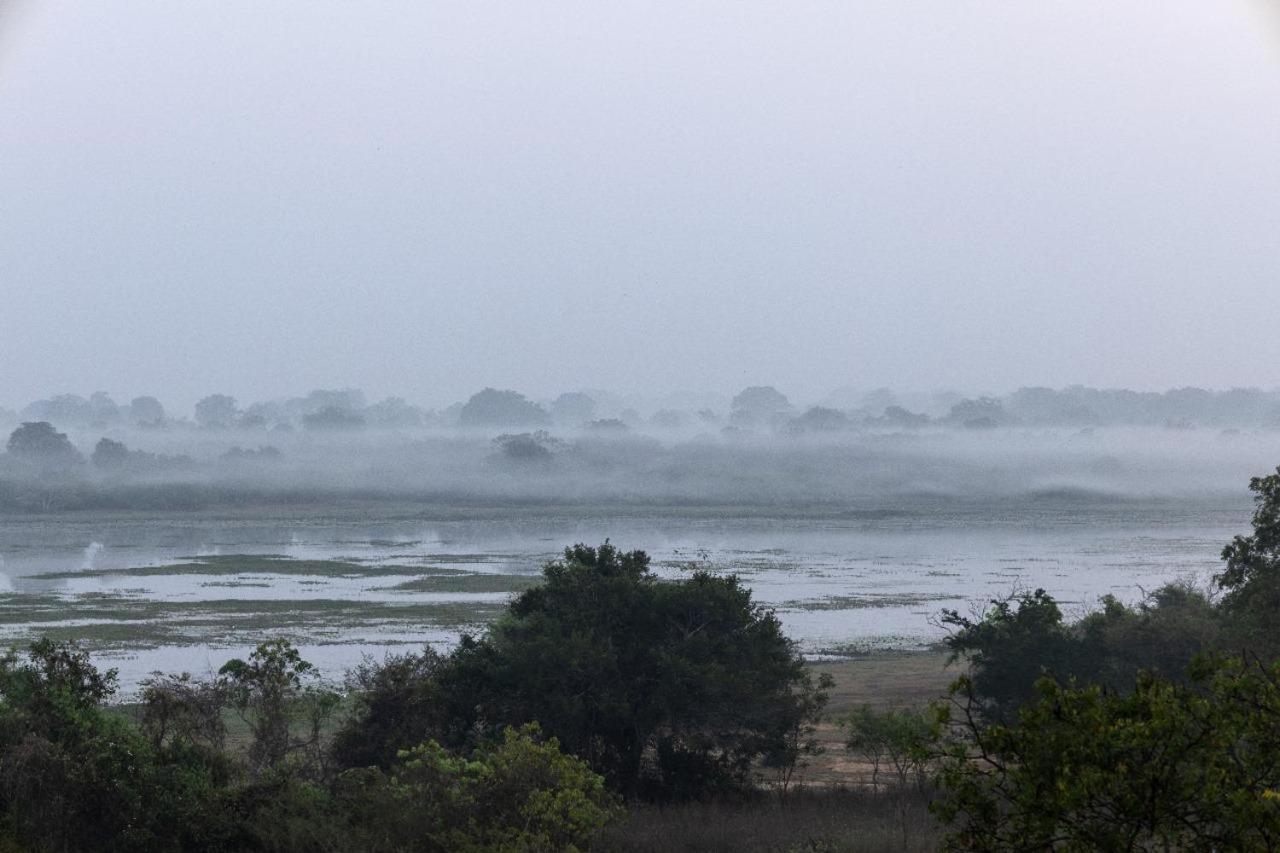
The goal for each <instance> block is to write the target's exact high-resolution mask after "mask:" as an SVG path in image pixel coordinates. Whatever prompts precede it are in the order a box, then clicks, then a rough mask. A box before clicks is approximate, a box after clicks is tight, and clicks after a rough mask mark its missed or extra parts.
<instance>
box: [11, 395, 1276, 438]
mask: <svg viewBox="0 0 1280 853" xmlns="http://www.w3.org/2000/svg"><path fill="white" fill-rule="evenodd" d="M926 409H927V411H925V410H920V407H919V406H918V405H917V406H915V407H914V409H913V408H912V407H911V406H908V405H904V404H903V403H902V402H901V401H900V400H899V399H898V397H897V396H896V395H895V394H894V393H893V392H892V391H890V390H889V389H885V388H881V389H877V390H876V391H873V392H870V393H867V394H863V395H861V396H860V397H858V398H852V399H851V398H848V397H847V396H841V397H840V399H839V400H838V401H836V400H835V397H834V396H833V398H832V401H830V402H824V403H820V404H818V405H815V406H809V407H807V408H798V407H796V406H795V405H794V404H793V403H792V402H791V401H790V400H789V399H788V398H787V396H786V395H785V394H783V393H782V392H780V391H779V390H778V389H776V388H774V387H773V386H769V385H757V386H751V387H748V388H745V389H743V390H742V391H741V392H739V393H738V394H737V395H735V396H734V397H733V398H732V400H731V401H730V403H729V408H728V411H727V412H724V411H722V412H716V411H713V410H711V409H708V408H700V409H697V410H696V411H692V410H681V409H676V408H670V407H663V408H659V409H657V410H655V411H654V412H652V414H650V415H649V416H648V417H644V416H642V415H641V414H640V413H639V412H638V411H637V410H636V409H635V408H634V407H630V406H628V405H627V404H626V403H625V402H624V401H622V400H621V399H620V398H616V397H614V396H613V395H610V394H607V393H605V392H594V391H593V392H590V393H587V392H582V391H573V392H568V393H564V394H560V395H559V396H557V397H555V398H554V399H552V400H550V401H549V402H545V403H540V402H537V401H534V400H530V399H529V398H528V397H526V396H525V395H523V394H521V393H519V392H517V391H512V390H500V389H495V388H484V389H482V390H480V391H478V392H476V393H475V394H473V395H472V396H471V397H470V398H469V399H468V400H466V401H463V402H458V403H455V404H453V405H451V406H448V407H446V408H445V409H442V410H440V411H429V410H424V409H421V408H418V407H416V406H414V405H412V404H410V403H408V402H406V401H405V400H404V399H403V398H400V397H387V398H385V399H383V400H380V401H378V402H375V403H369V402H367V401H366V399H365V395H364V393H363V392H361V391H359V390H358V389H340V390H324V389H321V390H315V391H311V392H310V393H308V394H307V395H305V396H303V397H294V398H288V399H284V400H278V401H266V402H255V403H252V404H249V405H248V406H244V407H242V406H241V405H240V403H239V402H238V401H237V400H236V399H235V398H234V397H232V396H230V395H227V394H210V395H208V396H206V397H203V398H202V399H200V400H199V401H198V402H197V403H196V405H195V408H194V410H193V413H192V417H191V419H190V420H188V419H185V418H183V417H174V416H173V415H172V414H171V413H169V412H168V411H166V409H165V407H164V406H163V405H162V404H161V403H160V401H159V400H157V399H156V398H155V397H151V396H142V397H136V398H134V399H133V400H131V401H130V402H129V403H128V404H117V403H116V402H115V401H114V400H113V399H112V398H111V397H110V395H108V394H106V393H104V392H101V391H99V392H95V393H93V394H91V395H90V396H89V397H87V398H86V397H81V396H79V395H75V394H63V395H59V396H55V397H50V398H48V399H44V400H38V401H36V402H33V403H31V404H29V405H28V406H26V407H24V408H23V409H22V410H21V411H19V412H17V413H12V412H8V413H6V412H5V411H3V410H0V424H3V423H5V422H6V421H7V422H20V421H31V422H37V421H45V422H49V423H52V424H54V425H56V426H58V427H60V428H63V429H66V428H76V429H89V428H96V429H108V428H112V427H118V426H131V427H134V428H138V429H163V428H173V427H175V426H181V425H184V424H185V425H189V426H195V427H199V428H201V429H208V430H231V429H242V430H280V431H291V430H295V429H305V430H312V431H343V430H347V431H349V430H359V429H365V428H371V429H415V428H424V427H433V428H447V427H464V428H498V429H504V430H510V429H512V428H523V429H529V430H532V429H546V428H550V427H561V428H573V429H577V428H582V427H586V426H588V425H591V424H615V423H616V424H622V425H624V426H626V427H628V428H632V429H635V428H638V427H642V426H644V427H648V428H651V429H656V430H659V431H661V430H678V429H688V428H694V427H702V428H706V427H714V428H716V429H724V430H728V431H729V432H730V434H732V433H733V432H734V431H739V432H740V431H744V430H746V431H759V430H768V431H779V432H784V433H788V432H789V433H815V432H838V431H843V430H850V429H864V428H867V429H877V428H883V429H917V428H921V427H925V426H929V425H934V426H939V427H960V428H968V429H990V428H997V427H1010V426H1024V427H1046V426H1057V427H1071V428H1077V429H1080V428H1088V427H1101V426H1149V427H1150V426H1154V427H1171V428H1180V427H1193V426H1210V427H1224V428H1225V427H1252V428H1268V429H1272V428H1280V390H1262V389H1258V388H1233V389H1230V390H1226V391H1210V390H1205V389H1201V388H1177V389H1172V390H1169V391H1164V392H1149V391H1130V390H1126V389H1098V388H1088V387H1085V386H1079V385H1074V386H1069V387H1066V388H1061V389H1053V388H1045V387H1027V388H1020V389H1018V390H1017V391H1014V392H1013V393H1010V394H1007V395H1004V396H980V397H969V398H965V397H961V396H959V395H947V394H942V395H935V396H934V399H933V400H932V401H931V402H930V403H929V405H928V406H927V407H926Z"/></svg>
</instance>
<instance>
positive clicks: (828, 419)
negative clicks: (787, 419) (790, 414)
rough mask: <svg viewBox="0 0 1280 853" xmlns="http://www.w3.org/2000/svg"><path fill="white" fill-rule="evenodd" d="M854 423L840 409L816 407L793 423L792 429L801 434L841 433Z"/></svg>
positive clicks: (795, 419)
mask: <svg viewBox="0 0 1280 853" xmlns="http://www.w3.org/2000/svg"><path fill="white" fill-rule="evenodd" d="M852 426H853V421H851V420H849V416H848V415H846V414H845V413H844V412H842V411H840V410H838V409H828V408H825V407H823V406H814V407H812V408H810V409H807V410H805V413H804V414H803V415H801V416H800V417H798V418H794V419H792V421H791V427H792V428H793V429H795V430H797V431H799V432H841V431H843V430H847V429H850V428H851V427H852Z"/></svg>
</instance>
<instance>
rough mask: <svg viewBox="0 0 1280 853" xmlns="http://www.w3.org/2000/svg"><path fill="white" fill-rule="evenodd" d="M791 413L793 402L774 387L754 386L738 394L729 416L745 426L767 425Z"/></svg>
mask: <svg viewBox="0 0 1280 853" xmlns="http://www.w3.org/2000/svg"><path fill="white" fill-rule="evenodd" d="M789 411H791V401H790V400H788V399H787V398H786V395H784V394H783V393H782V392H780V391H779V390H778V389H777V388H774V387H773V386H772V385H753V386H751V387H750V388H745V389H743V390H742V391H740V392H738V394H737V396H735V397H734V398H733V401H732V402H731V403H730V404H729V415H730V417H731V418H732V419H733V421H734V422H735V423H739V424H743V425H748V426H749V425H752V424H757V423H760V424H767V423H771V422H772V421H774V420H776V419H777V418H779V417H781V416H783V415H785V414H786V413H787V412H789Z"/></svg>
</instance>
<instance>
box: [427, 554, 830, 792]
mask: <svg viewBox="0 0 1280 853" xmlns="http://www.w3.org/2000/svg"><path fill="white" fill-rule="evenodd" d="M648 566H649V558H648V557H647V556H646V555H645V554H644V552H642V551H632V552H628V553H623V552H620V551H618V550H617V549H616V548H614V547H613V546H612V545H609V544H608V543H606V544H604V545H602V546H601V547H599V548H590V547H587V546H584V545H577V546H574V547H573V548H569V549H566V551H565V556H564V559H563V560H560V561H557V562H554V563H550V564H548V565H547V566H546V568H545V569H544V573H543V574H544V578H545V583H544V584H543V585H542V586H540V587H537V588H535V589H533V590H530V591H528V592H526V593H524V594H522V595H521V596H520V597H519V598H517V599H516V600H515V601H514V602H513V603H512V605H511V607H510V610H509V612H508V613H507V614H506V616H505V617H503V618H502V619H500V620H499V621H498V622H497V623H496V624H495V625H494V626H493V627H492V628H491V629H490V630H489V632H488V633H487V634H486V635H485V636H484V637H482V638H481V639H472V638H469V637H464V638H463V641H462V643H461V645H460V646H459V648H458V650H457V651H456V652H455V653H454V655H453V656H452V658H451V660H450V661H449V663H448V665H447V666H446V667H444V668H443V669H442V670H441V672H440V675H439V680H440V689H441V691H442V696H443V699H444V701H445V702H446V703H447V704H448V707H449V710H450V716H451V719H452V720H454V721H455V725H457V724H459V723H460V724H461V725H457V728H456V729H455V731H454V736H455V737H457V736H466V735H467V734H468V733H470V732H471V731H472V727H473V726H474V727H478V728H479V730H480V731H494V730H497V729H500V728H501V727H503V726H507V725H519V724H521V723H524V722H526V721H530V720H537V721H539V722H541V723H542V724H543V725H544V727H545V728H546V730H547V731H548V733H550V734H552V735H554V736H556V737H557V738H559V739H560V742H561V743H562V744H564V746H565V748H566V749H567V750H568V751H570V752H571V753H573V754H575V755H579V756H581V757H583V758H585V759H586V760H587V761H588V762H589V763H590V765H591V766H592V767H593V768H595V769H596V770H597V771H598V772H600V773H602V774H604V776H605V777H606V779H608V780H609V783H610V785H611V786H612V787H613V788H615V789H616V790H618V791H620V792H622V793H624V794H625V795H627V796H631V797H634V796H641V795H643V796H650V797H662V798H685V797H694V796H701V795H705V794H707V793H710V792H713V791H716V790H730V789H735V788H738V787H740V786H742V785H744V784H746V783H747V782H748V781H749V779H750V773H751V769H752V762H753V761H755V760H757V759H759V758H761V757H763V756H779V757H791V756H793V755H794V753H793V752H792V751H789V750H788V746H789V744H790V743H791V740H790V739H791V738H792V737H793V736H794V733H795V731H796V730H797V729H799V728H800V727H801V726H800V723H801V722H802V721H801V718H802V717H805V716H812V715H814V714H816V712H817V709H819V708H820V707H821V704H822V703H821V701H820V700H818V701H815V697H816V696H817V694H819V692H820V691H819V688H818V687H816V686H815V685H814V684H813V683H812V682H811V680H810V677H809V675H808V674H807V673H806V671H805V669H804V665H803V662H802V661H801V659H800V657H799V655H798V654H797V653H796V651H795V649H794V647H793V646H792V644H791V642H790V641H789V640H787V638H786V637H785V636H784V635H783V633H782V631H781V627H780V625H779V623H778V620H777V619H776V618H775V617H774V616H773V614H772V613H771V612H769V611H767V610H765V609H763V608H761V607H760V606H759V605H756V604H753V603H752V601H751V594H750V592H749V591H748V590H747V589H746V588H745V587H743V586H742V585H741V583H740V582H739V581H738V580H737V578H734V577H716V576H713V575H711V574H708V573H706V572H694V573H693V574H692V575H691V576H690V577H689V578H687V579H685V580H680V581H661V580H659V579H658V578H657V577H655V576H654V575H653V574H652V573H650V572H649V568H648Z"/></svg>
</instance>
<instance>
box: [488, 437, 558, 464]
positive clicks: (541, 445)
mask: <svg viewBox="0 0 1280 853" xmlns="http://www.w3.org/2000/svg"><path fill="white" fill-rule="evenodd" d="M493 446H494V448H495V449H496V450H497V451H498V452H499V453H500V454H502V458H503V459H505V460H506V461H508V462H513V463H515V464H517V465H534V464H546V463H548V462H550V461H551V459H552V457H554V456H555V454H556V453H557V452H558V451H559V450H561V449H562V447H563V442H561V441H559V440H558V439H555V438H552V437H551V435H550V434H549V433H548V432H547V431H546V430H541V429H540V430H537V431H536V432H531V433H530V432H520V433H515V434H511V433H503V434H502V435H500V436H498V437H497V438H495V439H494V440H493Z"/></svg>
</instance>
